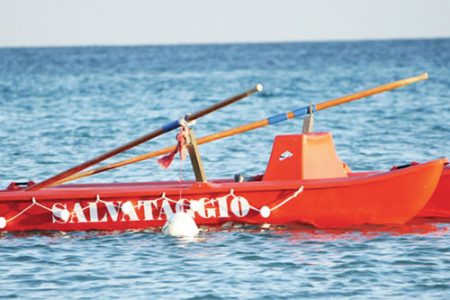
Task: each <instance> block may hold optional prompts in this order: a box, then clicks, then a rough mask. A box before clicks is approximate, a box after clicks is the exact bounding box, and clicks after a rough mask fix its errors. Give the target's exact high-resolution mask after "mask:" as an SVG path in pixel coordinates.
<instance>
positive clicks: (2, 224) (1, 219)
mask: <svg viewBox="0 0 450 300" xmlns="http://www.w3.org/2000/svg"><path fill="white" fill-rule="evenodd" d="M5 227H6V219H5V218H4V217H0V229H3V228H5Z"/></svg>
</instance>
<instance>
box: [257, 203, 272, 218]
mask: <svg viewBox="0 0 450 300" xmlns="http://www.w3.org/2000/svg"><path fill="white" fill-rule="evenodd" d="M259 213H260V214H261V217H263V218H266V219H267V218H268V217H270V208H268V207H267V206H263V207H261V209H260V210H259Z"/></svg>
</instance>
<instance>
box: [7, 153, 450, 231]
mask: <svg viewBox="0 0 450 300" xmlns="http://www.w3.org/2000/svg"><path fill="white" fill-rule="evenodd" d="M445 163H446V160H445V159H439V160H435V161H431V162H428V163H424V164H420V165H416V166H412V167H409V168H405V169H400V170H394V171H389V172H385V173H378V174H373V175H368V176H354V177H345V178H330V179H311V180H279V181H278V180H270V181H264V180H263V181H255V182H233V181H231V180H216V181H212V182H211V183H195V182H181V183H178V182H160V183H158V182H150V183H121V184H85V185H65V186H61V187H55V188H50V189H45V190H40V191H33V192H28V191H1V192H0V218H4V220H6V223H5V224H4V226H3V228H2V229H1V230H2V231H26V230H60V231H73V230H125V229H146V228H152V227H161V226H163V225H164V223H165V222H166V220H167V218H168V217H170V216H171V215H172V214H173V213H175V212H176V211H189V210H191V211H190V213H191V214H192V215H193V217H194V219H195V221H196V223H197V224H198V225H220V224H222V223H225V222H237V223H250V224H263V223H271V224H288V223H303V224H310V225H313V226H315V227H318V228H350V227H356V226H360V225H363V224H372V225H386V224H404V223H406V222H408V221H409V220H410V219H412V218H413V217H414V216H415V215H416V214H417V213H418V212H419V211H421V210H422V208H423V207H424V206H425V204H426V203H427V201H428V199H429V198H430V196H431V195H432V193H433V191H434V190H435V188H436V186H437V183H438V180H439V178H440V176H441V173H442V169H443V166H444V164H445ZM194 204H195V205H194ZM65 212H66V214H67V215H66V216H65V215H64V213H65Z"/></svg>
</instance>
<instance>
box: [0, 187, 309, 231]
mask: <svg viewBox="0 0 450 300" xmlns="http://www.w3.org/2000/svg"><path fill="white" fill-rule="evenodd" d="M302 192H303V186H301V187H300V188H299V189H298V190H297V191H295V192H294V193H293V194H292V195H291V196H289V197H288V198H286V199H285V200H283V201H281V202H280V203H278V204H277V205H275V206H273V207H268V206H263V207H261V208H256V207H254V206H251V205H250V204H249V208H251V209H253V210H254V211H257V212H259V213H261V215H262V216H263V217H269V215H270V212H272V211H274V210H276V209H279V208H280V207H282V206H283V205H285V204H286V203H288V202H289V201H291V200H292V199H294V198H296V197H297V196H298V195H299V194H300V193H302ZM229 197H232V199H231V201H233V200H234V199H241V198H243V199H245V198H244V197H241V196H236V194H235V193H234V189H230V192H229V193H228V194H226V195H224V196H221V197H216V198H212V199H208V198H202V199H204V200H207V201H204V203H203V205H209V204H215V203H216V202H218V201H219V199H224V198H225V199H227V200H228V198H229ZM164 200H166V201H168V202H170V203H174V204H177V205H179V203H180V201H182V202H181V205H183V206H185V207H189V208H190V207H191V204H190V202H192V201H197V202H198V201H199V200H194V199H180V200H178V201H177V200H173V199H171V198H169V197H167V196H166V193H165V192H163V193H162V195H161V197H159V198H156V199H153V200H151V201H156V202H159V201H164ZM127 202H128V203H130V205H131V206H132V207H133V208H137V207H138V205H133V204H132V203H131V201H126V202H123V203H121V204H117V205H116V204H114V203H112V205H113V206H114V207H116V208H117V209H121V207H123V204H125V203H127ZM185 202H189V203H185ZM95 203H103V204H109V205H110V204H111V201H104V200H102V199H101V198H100V195H99V194H97V196H96V200H95ZM35 205H36V206H38V207H41V208H43V209H45V210H47V211H50V212H52V213H53V210H52V209H51V208H49V207H47V206H45V205H43V204H40V203H39V202H37V201H36V199H35V198H34V197H33V198H32V199H31V204H30V205H28V206H27V207H25V208H24V209H23V210H22V211H20V212H19V213H17V214H16V215H15V216H13V217H11V218H9V219H5V218H3V217H0V218H2V219H3V220H4V221H5V222H6V223H5V224H4V225H5V226H6V224H7V223H8V222H11V221H13V220H15V219H16V218H18V217H20V216H21V215H23V214H24V213H25V212H27V211H28V210H29V209H31V208H32V207H33V206H35ZM88 208H89V204H88V205H87V206H85V207H81V209H82V211H85V210H86V209H88ZM267 210H269V211H267ZM73 214H74V212H71V213H70V214H69V216H73ZM0 223H2V222H0Z"/></svg>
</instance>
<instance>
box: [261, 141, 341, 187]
mask: <svg viewBox="0 0 450 300" xmlns="http://www.w3.org/2000/svg"><path fill="white" fill-rule="evenodd" d="M339 177H348V175H347V171H346V169H345V165H344V163H343V162H342V160H341V159H340V158H339V156H338V155H337V153H336V150H335V148H334V143H333V137H332V136H331V133H329V132H314V133H307V134H293V135H279V136H276V137H275V140H274V142H273V147H272V153H271V155H270V160H269V163H268V165H267V169H266V172H265V174H264V177H263V181H267V180H293V179H300V180H302V179H319V178H339Z"/></svg>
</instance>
